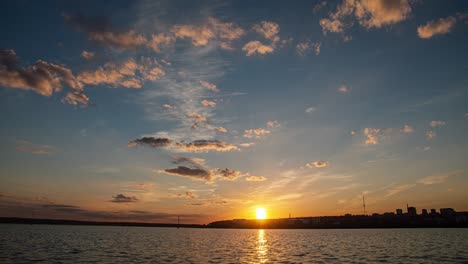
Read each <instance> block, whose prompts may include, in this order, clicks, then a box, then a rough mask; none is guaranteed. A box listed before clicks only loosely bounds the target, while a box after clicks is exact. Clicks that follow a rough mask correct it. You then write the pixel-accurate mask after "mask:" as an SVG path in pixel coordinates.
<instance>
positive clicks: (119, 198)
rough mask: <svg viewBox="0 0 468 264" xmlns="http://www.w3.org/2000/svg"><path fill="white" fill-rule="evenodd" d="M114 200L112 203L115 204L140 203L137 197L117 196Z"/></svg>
mask: <svg viewBox="0 0 468 264" xmlns="http://www.w3.org/2000/svg"><path fill="white" fill-rule="evenodd" d="M112 198H113V199H112V200H110V202H113V203H134V202H137V201H138V199H137V198H136V197H135V196H125V195H123V194H117V195H116V196H112Z"/></svg>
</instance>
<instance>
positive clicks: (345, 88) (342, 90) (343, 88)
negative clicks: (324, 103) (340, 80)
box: [338, 84, 351, 93]
mask: <svg viewBox="0 0 468 264" xmlns="http://www.w3.org/2000/svg"><path fill="white" fill-rule="evenodd" d="M350 91H351V88H349V86H347V85H344V84H343V85H341V86H340V87H339V88H338V92H340V93H349V92H350Z"/></svg>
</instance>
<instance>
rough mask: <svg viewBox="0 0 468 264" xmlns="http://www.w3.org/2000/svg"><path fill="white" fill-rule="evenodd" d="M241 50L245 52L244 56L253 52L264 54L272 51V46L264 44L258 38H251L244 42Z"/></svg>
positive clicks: (253, 53)
mask: <svg viewBox="0 0 468 264" xmlns="http://www.w3.org/2000/svg"><path fill="white" fill-rule="evenodd" d="M242 50H243V51H245V52H246V56H252V55H255V53H257V54H262V55H264V54H268V53H272V52H273V51H274V47H273V46H268V45H265V44H263V43H261V42H260V41H258V40H253V41H250V42H248V43H247V44H245V45H244V47H243V48H242Z"/></svg>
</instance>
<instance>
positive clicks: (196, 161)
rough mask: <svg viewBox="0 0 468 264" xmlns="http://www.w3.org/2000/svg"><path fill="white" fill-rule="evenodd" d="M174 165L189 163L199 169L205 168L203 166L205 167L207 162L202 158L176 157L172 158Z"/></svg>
mask: <svg viewBox="0 0 468 264" xmlns="http://www.w3.org/2000/svg"><path fill="white" fill-rule="evenodd" d="M172 163H174V164H183V163H189V164H191V165H193V166H195V167H197V168H203V166H204V165H205V160H204V159H201V158H187V157H182V156H176V155H175V156H173V157H172Z"/></svg>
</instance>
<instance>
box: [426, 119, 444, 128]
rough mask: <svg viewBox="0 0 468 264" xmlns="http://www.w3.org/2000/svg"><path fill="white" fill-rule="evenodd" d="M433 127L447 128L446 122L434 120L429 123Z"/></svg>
mask: <svg viewBox="0 0 468 264" xmlns="http://www.w3.org/2000/svg"><path fill="white" fill-rule="evenodd" d="M429 125H430V126H431V127H438V126H445V122H444V121H441V120H433V121H431V123H429Z"/></svg>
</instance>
